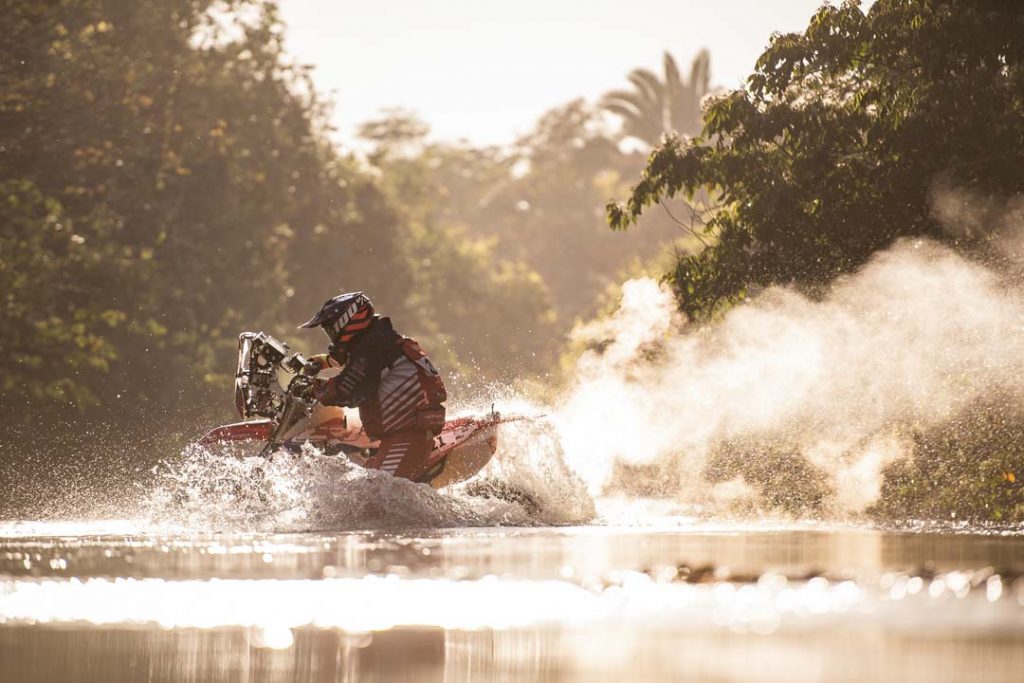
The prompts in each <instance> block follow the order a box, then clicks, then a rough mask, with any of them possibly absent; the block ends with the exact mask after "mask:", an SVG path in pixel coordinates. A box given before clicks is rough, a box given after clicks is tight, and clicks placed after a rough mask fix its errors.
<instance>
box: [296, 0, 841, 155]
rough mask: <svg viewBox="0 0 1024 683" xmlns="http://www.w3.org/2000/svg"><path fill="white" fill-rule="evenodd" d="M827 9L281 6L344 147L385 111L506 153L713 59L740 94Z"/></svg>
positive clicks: (624, 2)
mask: <svg viewBox="0 0 1024 683" xmlns="http://www.w3.org/2000/svg"><path fill="white" fill-rule="evenodd" d="M822 1H823V0H515V1H514V2H508V1H499V0H429V1H428V0H386V1H381V2H373V1H372V0H280V6H281V11H282V14H283V18H284V20H285V22H286V23H287V25H288V32H287V34H286V46H287V49H288V51H289V52H290V53H291V54H293V55H295V56H296V57H297V58H298V59H299V61H301V62H303V63H306V64H312V65H314V66H315V67H316V69H315V71H314V72H313V77H314V80H315V82H316V84H317V87H318V89H319V90H320V91H322V92H326V93H333V96H334V99H335V103H336V111H335V124H336V125H337V126H338V128H339V134H340V139H341V140H343V141H348V140H351V139H352V137H353V133H354V130H355V127H356V125H357V124H358V123H360V122H362V121H366V120H368V119H371V118H374V117H376V116H377V115H378V113H379V111H380V109H382V108H385V107H403V108H406V109H411V110H413V111H415V112H416V113H417V114H419V116H421V117H422V118H423V119H425V120H426V121H427V122H428V123H429V124H430V125H431V128H432V130H433V132H434V136H435V137H436V138H439V139H443V140H449V141H454V140H458V139H460V138H465V139H467V140H469V141H470V142H472V143H475V144H489V143H505V142H510V141H512V140H513V139H514V138H515V137H516V136H517V135H519V134H521V133H525V132H527V131H528V130H530V128H531V127H532V126H533V123H534V122H535V121H536V120H537V118H538V117H539V116H540V115H541V114H543V113H544V112H545V111H547V110H548V109H550V108H552V107H555V106H557V105H559V104H563V103H565V102H567V101H569V100H571V99H573V98H576V97H586V98H588V99H590V100H594V99H596V98H597V97H599V96H600V95H601V94H602V93H604V92H607V91H608V90H612V89H616V88H623V87H627V86H628V82H627V81H626V74H627V73H628V72H629V71H630V70H631V69H633V68H636V67H639V66H643V67H647V68H650V69H653V70H655V72H656V73H659V74H661V73H662V71H661V55H662V52H663V51H664V50H666V49H667V50H669V51H670V52H672V54H673V55H674V56H675V58H676V61H677V62H678V63H679V65H680V68H681V69H682V70H683V71H684V73H687V74H688V72H689V65H690V61H691V59H692V58H693V56H694V54H696V52H697V51H698V50H699V49H700V48H702V47H707V48H708V49H710V50H711V76H712V83H713V84H715V85H720V86H725V87H734V86H738V85H740V84H741V83H742V82H743V80H744V78H745V77H746V76H747V75H748V74H749V73H750V71H751V69H752V68H753V65H754V62H755V61H756V59H757V56H758V55H759V54H760V53H761V51H762V50H763V48H764V47H765V46H766V45H767V44H768V38H769V36H770V35H771V33H772V32H773V31H781V32H788V31H798V30H802V29H804V28H805V27H806V26H807V22H808V20H809V19H810V17H811V15H812V14H813V13H814V11H815V10H816V9H817V8H818V7H819V6H820V5H821V4H822Z"/></svg>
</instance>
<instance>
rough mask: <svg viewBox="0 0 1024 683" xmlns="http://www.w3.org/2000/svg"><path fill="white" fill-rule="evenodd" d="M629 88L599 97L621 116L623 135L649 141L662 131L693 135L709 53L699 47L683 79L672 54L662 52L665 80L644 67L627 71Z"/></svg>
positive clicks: (697, 128)
mask: <svg viewBox="0 0 1024 683" xmlns="http://www.w3.org/2000/svg"><path fill="white" fill-rule="evenodd" d="M628 78H629V81H630V83H632V84H633V90H613V91H612V92H610V93H608V94H606V95H605V96H604V97H602V98H601V103H600V104H601V107H603V108H604V109H606V110H608V111H610V112H612V113H613V114H617V115H619V116H620V117H622V129H623V132H625V133H626V134H627V135H631V136H633V137H635V138H639V139H640V140H643V141H644V142H646V143H648V144H650V145H656V144H658V142H659V141H660V140H661V135H662V133H666V132H669V131H675V132H678V133H682V134H684V135H691V136H692V135H696V134H697V133H699V132H700V129H701V118H700V101H701V99H702V98H703V97H704V95H706V94H707V93H708V86H709V82H710V80H711V54H710V53H709V52H708V51H707V50H701V51H700V52H698V53H697V56H696V57H694V59H693V63H692V64H691V65H690V78H689V80H688V81H684V80H683V79H682V77H681V76H680V74H679V67H678V66H676V60H675V59H673V57H672V55H671V54H669V53H668V52H665V81H664V82H662V81H661V80H660V79H659V78H658V76H657V74H655V73H654V72H653V71H650V70H648V69H634V70H633V71H631V72H630V73H629V76H628Z"/></svg>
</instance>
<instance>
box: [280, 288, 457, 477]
mask: <svg viewBox="0 0 1024 683" xmlns="http://www.w3.org/2000/svg"><path fill="white" fill-rule="evenodd" d="M313 327H321V328H323V330H324V332H326V333H327V337H328V338H329V339H330V340H331V344H330V347H329V348H328V352H327V353H326V354H323V355H320V356H314V359H315V360H316V361H317V362H318V364H319V366H320V368H321V369H323V368H327V367H341V368H342V369H341V372H340V373H339V374H337V375H335V376H334V377H331V378H330V379H327V380H323V381H322V382H321V383H320V384H318V386H317V388H316V390H315V392H314V397H315V398H316V399H317V400H319V401H320V402H321V403H323V404H324V405H331V406H345V407H348V408H356V407H358V408H359V417H360V419H361V420H362V422H363V428H364V429H365V430H366V433H367V435H368V436H369V437H370V438H371V439H374V440H376V439H380V446H379V448H378V449H377V453H376V454H375V455H374V456H373V457H371V458H370V459H369V460H368V461H367V462H366V465H365V466H366V467H368V468H371V469H380V470H384V471H385V472H387V473H389V474H392V475H394V476H396V477H404V478H406V479H411V480H412V481H430V479H431V478H432V477H433V476H435V475H436V472H433V471H432V469H433V468H431V467H430V466H429V464H428V463H427V462H426V459H427V456H428V455H429V454H430V452H431V450H433V447H434V436H435V435H436V434H439V433H440V432H441V428H442V427H443V426H444V421H445V408H444V405H443V403H444V401H445V400H446V399H447V392H446V391H445V387H444V382H443V381H442V379H441V375H440V373H439V372H438V370H437V368H436V367H434V364H433V363H431V362H430V359H429V358H428V357H427V354H426V353H425V352H424V351H423V349H422V348H420V345H419V343H417V342H416V340H415V339H411V338H409V337H404V336H402V335H401V334H399V333H398V332H396V331H395V329H394V327H392V325H391V320H390V318H386V317H381V316H379V315H376V314H375V313H374V309H373V304H372V303H371V302H370V299H369V297H367V296H366V295H365V294H363V293H362V292H349V293H346V294H339V295H338V296H335V297H333V298H331V299H328V300H327V301H326V302H324V305H323V306H322V307H321V308H320V310H319V311H318V312H317V314H316V315H314V316H313V317H312V318H310V319H309V320H308V321H307V322H305V323H303V324H302V325H300V329H301V328H313Z"/></svg>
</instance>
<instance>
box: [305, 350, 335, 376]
mask: <svg viewBox="0 0 1024 683" xmlns="http://www.w3.org/2000/svg"><path fill="white" fill-rule="evenodd" d="M330 366H331V359H330V357H329V356H328V355H327V354H326V353H320V354H317V355H315V356H310V357H309V360H308V361H307V362H306V367H305V369H303V371H302V372H303V373H304V374H307V375H316V374H317V373H319V372H320V371H322V370H326V369H327V368H329V367H330Z"/></svg>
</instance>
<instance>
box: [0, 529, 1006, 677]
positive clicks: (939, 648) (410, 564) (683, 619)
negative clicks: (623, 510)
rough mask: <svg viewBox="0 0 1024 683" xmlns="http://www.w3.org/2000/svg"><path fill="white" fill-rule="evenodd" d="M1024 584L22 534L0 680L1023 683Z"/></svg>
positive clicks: (667, 556) (503, 536) (823, 540)
mask: <svg viewBox="0 0 1024 683" xmlns="http://www.w3.org/2000/svg"><path fill="white" fill-rule="evenodd" d="M37 531H38V530H37ZM1022 570H1024V543H1022V540H1021V539H1020V538H1017V537H1011V536H998V535H993V536H989V535H977V534H976V535H949V534H913V533H895V532H884V531H878V530H871V529H848V528H847V529H844V528H820V527H813V528H772V527H769V528H751V527H747V528H742V527H738V526H727V525H718V526H713V527H712V526H696V527H693V528H689V529H685V530H674V531H651V530H646V531H640V530H624V529H600V528H598V529H594V528H587V529H559V530H550V529H548V530H511V531H510V530H506V529H483V530H481V529H474V530H460V531H450V530H449V531H446V532H444V533H443V534H442V533H439V532H430V531H428V532H416V533H409V534H398V533H372V534H370V533H366V534H344V535H332V534H314V533H311V534H293V535H274V534H248V535H232V536H228V535H206V536H194V535H192V536H178V535H174V534H162V535H160V534H150V535H127V536H125V535H120V534H113V535H101V536H65V535H63V534H57V535H53V536H47V535H45V534H38V533H36V534H35V535H33V534H28V533H25V534H21V535H15V536H14V537H8V538H6V539H0V680H3V681H7V680H11V681H19V682H20V681H69V680H75V681H136V680H152V681H364V680H380V681H390V680H415V681H421V680H426V681H477V680H496V681H497V680H501V681H504V680H512V681H518V680H523V681H534V680H550V681H588V683H589V682H590V681H594V680H640V681H642V680H665V679H670V680H680V679H682V680H694V681H723V680H726V681H728V680H767V681H812V680H813V681H819V680H828V681H832V680H835V681H847V680H850V681H853V680H904V681H947V680H948V681H954V680H958V681H959V680H976V679H985V680H995V681H1001V680H1006V681H1010V680H1020V671H1022V670H1024V579H1022V578H1021V572H1022Z"/></svg>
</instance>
